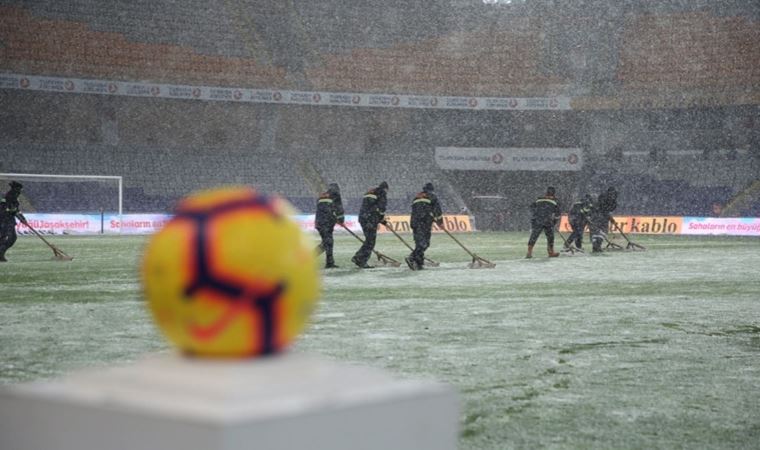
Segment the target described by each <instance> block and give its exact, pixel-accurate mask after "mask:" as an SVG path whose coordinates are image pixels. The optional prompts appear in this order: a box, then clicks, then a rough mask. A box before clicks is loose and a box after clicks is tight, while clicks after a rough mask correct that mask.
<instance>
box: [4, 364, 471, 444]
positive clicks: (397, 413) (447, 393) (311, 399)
mask: <svg viewBox="0 0 760 450" xmlns="http://www.w3.org/2000/svg"><path fill="white" fill-rule="evenodd" d="M458 424H459V405H458V399H457V395H456V393H455V392H454V391H453V390H452V389H451V388H450V387H448V386H446V385H443V384H439V383H435V382H431V381H414V380H400V379H397V378H394V377H392V376H390V375H388V374H387V373H385V372H382V371H379V370H377V369H370V368H365V367H358V366H350V365H345V364H342V363H340V364H339V363H335V362H332V361H327V360H325V359H322V358H320V357H315V356H312V355H306V354H299V353H293V352H288V353H285V354H281V355H276V356H272V357H264V358H255V359H250V360H213V359H193V358H184V357H182V356H180V355H175V354H161V355H155V356H151V357H149V358H146V359H144V360H142V361H139V362H137V363H135V364H133V365H130V366H125V367H117V368H110V369H98V370H92V371H85V372H80V373H76V374H72V375H70V376H68V377H65V378H63V379H60V380H56V381H51V382H39V383H28V384H20V385H15V386H8V387H5V388H2V389H0V448H2V449H9V450H10V449H13V450H53V449H55V450H96V449H97V450H103V449H119V450H120V449H157V450H175V449H176V450H196V449H197V450H201V449H202V450H238V449H267V450H269V449H272V450H275V449H277V450H279V449H282V450H294V449H325V450H343V449H345V450H357V449H368V450H374V449H377V450H388V449H394V450H401V449H415V450H426V449H430V450H433V449H434V450H445V449H456V447H457V434H458Z"/></svg>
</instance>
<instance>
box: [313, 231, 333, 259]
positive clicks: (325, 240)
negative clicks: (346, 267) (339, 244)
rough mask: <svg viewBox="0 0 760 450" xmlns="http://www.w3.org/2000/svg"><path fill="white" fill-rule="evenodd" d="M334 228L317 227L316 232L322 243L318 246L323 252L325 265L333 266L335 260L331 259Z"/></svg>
mask: <svg viewBox="0 0 760 450" xmlns="http://www.w3.org/2000/svg"><path fill="white" fill-rule="evenodd" d="M334 227H335V226H334V225H333V226H331V227H329V228H328V227H318V228H317V232H319V237H321V238H322V242H321V243H320V244H319V246H320V247H321V248H322V250H324V252H325V263H326V264H334V263H335V260H334V259H333V242H334V241H333V228H334Z"/></svg>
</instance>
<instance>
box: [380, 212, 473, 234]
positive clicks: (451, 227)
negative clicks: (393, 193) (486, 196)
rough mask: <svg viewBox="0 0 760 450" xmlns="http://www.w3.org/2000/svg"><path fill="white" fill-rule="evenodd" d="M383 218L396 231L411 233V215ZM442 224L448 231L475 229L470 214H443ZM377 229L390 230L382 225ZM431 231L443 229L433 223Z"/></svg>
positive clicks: (383, 231)
mask: <svg viewBox="0 0 760 450" xmlns="http://www.w3.org/2000/svg"><path fill="white" fill-rule="evenodd" d="M385 219H386V220H387V221H388V222H389V223H390V225H391V226H392V227H393V230H394V231H395V232H397V233H411V231H412V224H411V217H410V216H408V215H407V216H393V215H387V216H385ZM443 226H444V227H445V228H446V231H449V232H451V233H456V232H472V231H475V230H474V229H473V227H472V222H471V221H470V216H467V215H445V216H443ZM378 231H379V232H381V233H390V231H388V229H387V228H386V227H384V226H380V228H378ZM433 232H434V233H436V232H437V233H442V232H443V230H441V229H440V228H439V227H438V225H435V224H433Z"/></svg>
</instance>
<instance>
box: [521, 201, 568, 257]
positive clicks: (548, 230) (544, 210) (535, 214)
mask: <svg viewBox="0 0 760 450" xmlns="http://www.w3.org/2000/svg"><path fill="white" fill-rule="evenodd" d="M554 194H555V189H554V188H553V187H552V186H549V187H548V188H546V194H545V195H543V196H542V197H538V199H536V201H535V202H533V204H532V205H531V206H530V210H531V213H532V217H531V219H530V238H529V239H528V253H527V254H526V255H525V257H526V258H532V257H533V246H534V245H536V241H537V240H538V236H539V235H540V234H541V232H542V231H543V232H544V234H545V235H546V245H547V251H548V253H549V257H557V256H559V253H557V252H555V251H554V226H555V225H557V222H558V221H559V217H560V212H559V202H558V201H557V197H555V196H554Z"/></svg>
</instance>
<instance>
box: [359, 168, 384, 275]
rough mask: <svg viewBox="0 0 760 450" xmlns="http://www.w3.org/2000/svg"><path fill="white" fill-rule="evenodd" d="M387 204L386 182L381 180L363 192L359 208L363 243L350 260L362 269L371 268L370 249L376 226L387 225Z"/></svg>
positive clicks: (373, 242)
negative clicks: (378, 183)
mask: <svg viewBox="0 0 760 450" xmlns="http://www.w3.org/2000/svg"><path fill="white" fill-rule="evenodd" d="M387 204H388V183H386V182H385V181H383V182H382V183H380V185H379V186H378V187H376V188H372V189H370V190H369V191H367V193H366V194H364V198H362V206H361V208H360V209H359V225H361V227H362V231H363V232H364V243H363V244H362V246H361V248H360V249H359V250H358V251H357V252H356V254H355V255H354V256H353V257H351V261H352V262H353V263H354V264H356V265H357V266H359V267H361V268H362V269H371V268H372V266H370V265H368V264H367V261H369V257H370V256H371V255H372V250H374V249H375V240H376V239H377V227H378V225H379V224H383V225H387V224H388V222H386V221H385V208H386V206H387Z"/></svg>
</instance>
